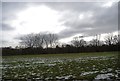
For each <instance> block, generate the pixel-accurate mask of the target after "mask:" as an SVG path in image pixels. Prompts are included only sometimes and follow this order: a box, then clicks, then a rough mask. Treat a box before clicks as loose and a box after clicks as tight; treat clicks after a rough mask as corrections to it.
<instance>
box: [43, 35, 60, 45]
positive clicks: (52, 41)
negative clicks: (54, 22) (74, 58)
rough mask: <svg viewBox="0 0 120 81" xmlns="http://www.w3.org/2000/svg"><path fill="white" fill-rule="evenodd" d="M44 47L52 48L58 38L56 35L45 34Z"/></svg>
mask: <svg viewBox="0 0 120 81" xmlns="http://www.w3.org/2000/svg"><path fill="white" fill-rule="evenodd" d="M44 41H45V43H46V47H48V46H49V47H54V46H56V44H57V42H58V36H57V35H56V34H51V33H50V34H46V35H45V37H44Z"/></svg>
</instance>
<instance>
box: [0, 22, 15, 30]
mask: <svg viewBox="0 0 120 81" xmlns="http://www.w3.org/2000/svg"><path fill="white" fill-rule="evenodd" d="M1 29H2V31H10V30H14V28H13V27H11V26H10V25H8V24H4V23H2V28H1Z"/></svg>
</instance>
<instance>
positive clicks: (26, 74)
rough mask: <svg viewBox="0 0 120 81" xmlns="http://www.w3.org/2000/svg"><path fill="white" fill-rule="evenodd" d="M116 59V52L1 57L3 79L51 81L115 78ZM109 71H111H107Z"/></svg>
mask: <svg viewBox="0 0 120 81" xmlns="http://www.w3.org/2000/svg"><path fill="white" fill-rule="evenodd" d="M117 55H118V52H95V53H71V54H43V55H17V56H3V78H4V79H28V78H31V79H37V78H39V79H47V78H49V79H50V78H52V79H54V80H55V79H56V78H58V77H59V78H60V77H64V78H65V77H66V76H69V79H70V78H72V79H81V80H85V79H88V80H93V79H94V78H95V77H96V76H97V75H98V74H101V73H108V72H110V73H114V74H116V70H117V67H116V65H117V64H116V63H117V59H116V58H117ZM93 57H95V58H93ZM96 57H97V58H96ZM109 68H110V69H112V70H111V71H109ZM95 71H97V72H96V73H93V74H86V75H82V74H84V73H85V72H88V73H89V72H95ZM114 78H115V77H114Z"/></svg>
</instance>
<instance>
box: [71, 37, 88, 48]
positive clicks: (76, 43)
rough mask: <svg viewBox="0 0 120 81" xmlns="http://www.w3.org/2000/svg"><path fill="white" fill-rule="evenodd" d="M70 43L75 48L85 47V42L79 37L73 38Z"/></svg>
mask: <svg viewBox="0 0 120 81" xmlns="http://www.w3.org/2000/svg"><path fill="white" fill-rule="evenodd" d="M71 43H72V44H73V46H75V47H81V46H85V45H86V41H85V40H84V39H80V38H79V37H74V38H73V40H72V41H71Z"/></svg>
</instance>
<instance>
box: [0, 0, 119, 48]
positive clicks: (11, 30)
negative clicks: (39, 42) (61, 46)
mask: <svg viewBox="0 0 120 81" xmlns="http://www.w3.org/2000/svg"><path fill="white" fill-rule="evenodd" d="M1 28H2V29H1ZM1 28H0V29H1V30H0V31H2V34H0V36H1V37H2V38H1V39H0V40H1V41H2V45H3V46H16V45H17V44H18V42H19V41H18V40H17V39H16V37H18V36H21V35H24V34H29V33H39V32H45V33H46V32H48V33H56V34H58V35H59V37H60V39H61V41H62V42H68V41H69V40H70V38H72V37H74V36H76V35H87V36H91V35H96V34H105V33H111V32H116V31H118V3H117V2H112V1H109V2H44V3H43V2H2V26H1Z"/></svg>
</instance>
